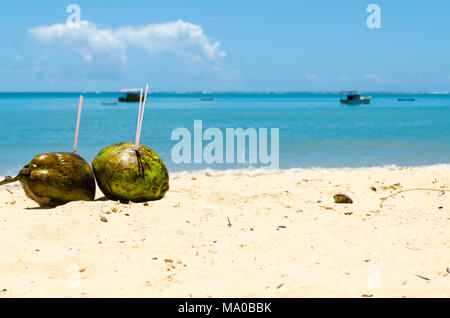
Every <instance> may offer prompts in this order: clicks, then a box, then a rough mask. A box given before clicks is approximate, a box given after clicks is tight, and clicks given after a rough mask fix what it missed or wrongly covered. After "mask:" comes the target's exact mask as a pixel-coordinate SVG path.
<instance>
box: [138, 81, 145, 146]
mask: <svg viewBox="0 0 450 318" xmlns="http://www.w3.org/2000/svg"><path fill="white" fill-rule="evenodd" d="M147 92H148V84H147V86H146V87H145V95H144V102H143V103H142V111H141V118H140V122H139V133H138V136H137V141H136V143H137V145H139V139H141V130H142V120H143V119H144V109H145V102H146V101H147Z"/></svg>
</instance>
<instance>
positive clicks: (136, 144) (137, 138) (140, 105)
mask: <svg viewBox="0 0 450 318" xmlns="http://www.w3.org/2000/svg"><path fill="white" fill-rule="evenodd" d="M141 109H142V88H141V96H140V97H139V113H138V122H137V127H136V140H135V142H134V149H135V150H138V149H139V124H140V123H141Z"/></svg>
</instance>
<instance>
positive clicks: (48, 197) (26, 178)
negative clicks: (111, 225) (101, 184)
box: [0, 152, 95, 207]
mask: <svg viewBox="0 0 450 318" xmlns="http://www.w3.org/2000/svg"><path fill="white" fill-rule="evenodd" d="M15 181H20V183H21V184H22V188H23V190H24V191H25V194H26V195H27V196H28V197H29V198H30V199H32V200H34V201H36V202H37V203H39V205H40V206H43V207H55V206H57V205H61V204H65V203H67V202H71V201H92V200H94V197H95V178H94V174H93V172H92V169H91V167H90V166H89V164H88V163H87V162H86V160H84V159H83V158H82V157H80V156H79V155H77V154H75V153H68V152H52V153H43V154H40V155H37V156H36V157H34V158H33V159H32V160H31V161H30V163H28V164H27V165H25V166H24V167H23V168H22V169H21V170H20V171H19V174H18V175H17V176H16V177H15V178H11V177H6V178H5V180H3V181H1V182H0V185H3V184H7V183H11V182H15Z"/></svg>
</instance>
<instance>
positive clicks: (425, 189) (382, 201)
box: [380, 188, 450, 208]
mask: <svg viewBox="0 0 450 318" xmlns="http://www.w3.org/2000/svg"><path fill="white" fill-rule="evenodd" d="M408 191H439V192H450V189H427V188H414V189H406V190H401V191H398V192H395V193H393V194H391V195H388V196H387V197H385V198H381V199H380V200H381V201H380V208H382V207H383V203H384V201H386V200H387V199H389V198H392V197H394V196H396V195H397V194H400V193H402V192H408Z"/></svg>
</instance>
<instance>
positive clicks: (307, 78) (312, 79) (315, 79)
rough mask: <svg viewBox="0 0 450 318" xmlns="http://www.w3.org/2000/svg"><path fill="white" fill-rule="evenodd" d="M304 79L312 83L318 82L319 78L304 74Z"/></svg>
mask: <svg viewBox="0 0 450 318" xmlns="http://www.w3.org/2000/svg"><path fill="white" fill-rule="evenodd" d="M305 79H306V80H308V81H313V82H316V81H320V77H319V76H317V75H315V74H305Z"/></svg>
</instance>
